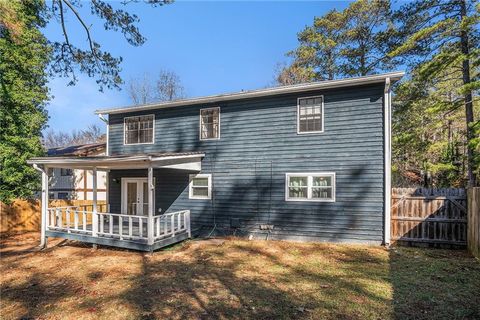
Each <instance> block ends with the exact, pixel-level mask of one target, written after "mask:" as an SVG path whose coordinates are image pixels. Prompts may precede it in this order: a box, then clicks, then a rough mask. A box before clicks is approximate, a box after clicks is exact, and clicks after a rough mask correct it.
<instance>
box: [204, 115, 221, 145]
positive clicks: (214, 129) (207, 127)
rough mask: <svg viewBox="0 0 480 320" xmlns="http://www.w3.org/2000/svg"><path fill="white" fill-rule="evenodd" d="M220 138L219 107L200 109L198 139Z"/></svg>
mask: <svg viewBox="0 0 480 320" xmlns="http://www.w3.org/2000/svg"><path fill="white" fill-rule="evenodd" d="M214 139H220V108H219V107H216V108H208V109H200V140H214Z"/></svg>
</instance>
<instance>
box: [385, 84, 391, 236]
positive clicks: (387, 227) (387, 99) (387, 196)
mask: <svg viewBox="0 0 480 320" xmlns="http://www.w3.org/2000/svg"><path fill="white" fill-rule="evenodd" d="M390 85H391V81H390V78H387V79H385V92H384V93H385V95H384V98H383V99H384V128H385V134H384V135H385V138H384V139H385V141H384V152H385V156H384V158H385V165H384V168H385V192H384V193H385V200H384V202H385V208H384V209H385V219H384V221H385V227H384V229H385V230H384V232H385V234H384V242H385V244H386V245H388V244H390V228H391V225H390V224H391V203H392V95H391V91H390Z"/></svg>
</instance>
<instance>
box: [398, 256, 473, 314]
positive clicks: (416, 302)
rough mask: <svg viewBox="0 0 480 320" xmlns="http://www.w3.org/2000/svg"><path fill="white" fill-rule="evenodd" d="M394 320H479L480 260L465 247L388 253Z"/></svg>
mask: <svg viewBox="0 0 480 320" xmlns="http://www.w3.org/2000/svg"><path fill="white" fill-rule="evenodd" d="M389 260H390V276H391V284H392V288H393V311H394V318H395V319H399V320H400V319H480V263H479V262H478V261H477V260H475V259H474V258H473V257H471V256H470V255H469V254H468V253H467V252H466V251H463V250H440V249H429V248H406V247H395V248H393V249H392V250H390V252H389Z"/></svg>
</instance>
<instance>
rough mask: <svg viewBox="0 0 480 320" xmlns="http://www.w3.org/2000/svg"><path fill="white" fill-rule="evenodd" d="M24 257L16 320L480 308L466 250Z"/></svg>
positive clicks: (474, 268)
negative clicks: (32, 319) (116, 311)
mask: <svg viewBox="0 0 480 320" xmlns="http://www.w3.org/2000/svg"><path fill="white" fill-rule="evenodd" d="M28 245H29V244H28V243H27V244H26V246H25V247H26V248H28ZM19 254H20V255H19V256H18V257H17V258H16V259H15V257H12V256H10V257H8V258H7V259H5V260H4V261H3V260H2V265H1V271H2V275H1V277H2V281H1V289H2V301H1V304H2V306H1V308H2V314H3V315H5V318H6V319H9V318H14V319H17V318H35V317H40V318H43V317H45V318H62V317H65V316H71V317H77V316H79V317H85V318H107V319H108V318H118V317H120V318H122V317H123V318H132V319H392V318H393V319H478V318H479V317H480V309H479V308H480V307H479V306H480V294H479V293H480V263H478V261H475V260H474V259H473V258H471V257H470V256H468V255H467V254H466V253H465V252H463V251H447V250H438V249H419V248H395V249H392V250H390V251H388V252H386V251H385V250H383V249H382V248H378V247H367V246H355V245H333V244H311V243H310V244H305V243H301V244H299V243H291V242H275V241H272V242H265V241H253V242H249V241H244V240H235V239H234V240H227V241H225V242H224V243H223V244H219V245H202V244H201V243H200V242H199V243H197V242H196V241H190V242H187V243H186V244H182V245H176V246H172V247H170V248H169V249H168V250H165V251H159V252H156V253H154V254H153V255H149V254H143V253H138V252H130V251H126V250H118V251H116V250H110V248H109V249H104V248H101V249H99V250H91V249H88V248H82V247H79V246H76V245H73V244H72V245H71V246H70V244H68V245H64V246H62V247H55V248H52V249H51V250H50V251H47V252H34V253H30V254H28V255H21V252H19ZM65 259H67V260H68V261H67V260H65ZM47 263H51V264H50V265H49V266H48V267H47V266H46V265H47ZM12 268H13V269H12ZM14 269H15V271H12V270H14ZM9 272H16V273H17V275H16V276H15V277H13V276H10V273H9ZM68 274H71V276H70V277H69V276H68ZM117 309H118V310H120V309H121V310H122V311H121V312H123V313H119V314H115V310H117ZM59 310H62V311H59ZM6 311H7V313H4V312H6Z"/></svg>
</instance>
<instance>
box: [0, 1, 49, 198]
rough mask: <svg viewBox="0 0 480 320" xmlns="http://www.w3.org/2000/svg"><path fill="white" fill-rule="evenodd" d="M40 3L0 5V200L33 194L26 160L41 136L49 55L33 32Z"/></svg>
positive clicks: (36, 151) (40, 22) (32, 173)
mask: <svg viewBox="0 0 480 320" xmlns="http://www.w3.org/2000/svg"><path fill="white" fill-rule="evenodd" d="M43 11H44V3H43V2H39V1H34V0H29V1H27V0H25V1H11V2H2V3H1V5H0V17H1V21H2V22H3V23H2V24H0V123H1V125H0V201H3V202H9V201H10V200H11V199H12V198H14V197H28V196H30V195H31V194H32V192H33V191H35V190H38V189H39V185H38V181H39V180H38V175H37V172H36V170H35V169H34V168H32V167H31V166H29V165H27V163H26V160H27V159H29V158H31V157H36V156H41V155H43V149H42V145H41V142H40V137H41V131H42V129H43V128H44V127H45V124H46V121H47V112H46V111H45V104H46V102H47V101H48V98H49V96H48V88H47V73H46V70H47V65H48V63H49V57H50V51H49V47H48V43H47V40H46V39H45V37H44V36H43V35H42V33H41V32H40V30H39V28H41V27H43V26H44V25H45V20H44V19H43V17H42V15H41V13H42V12H43Z"/></svg>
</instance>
